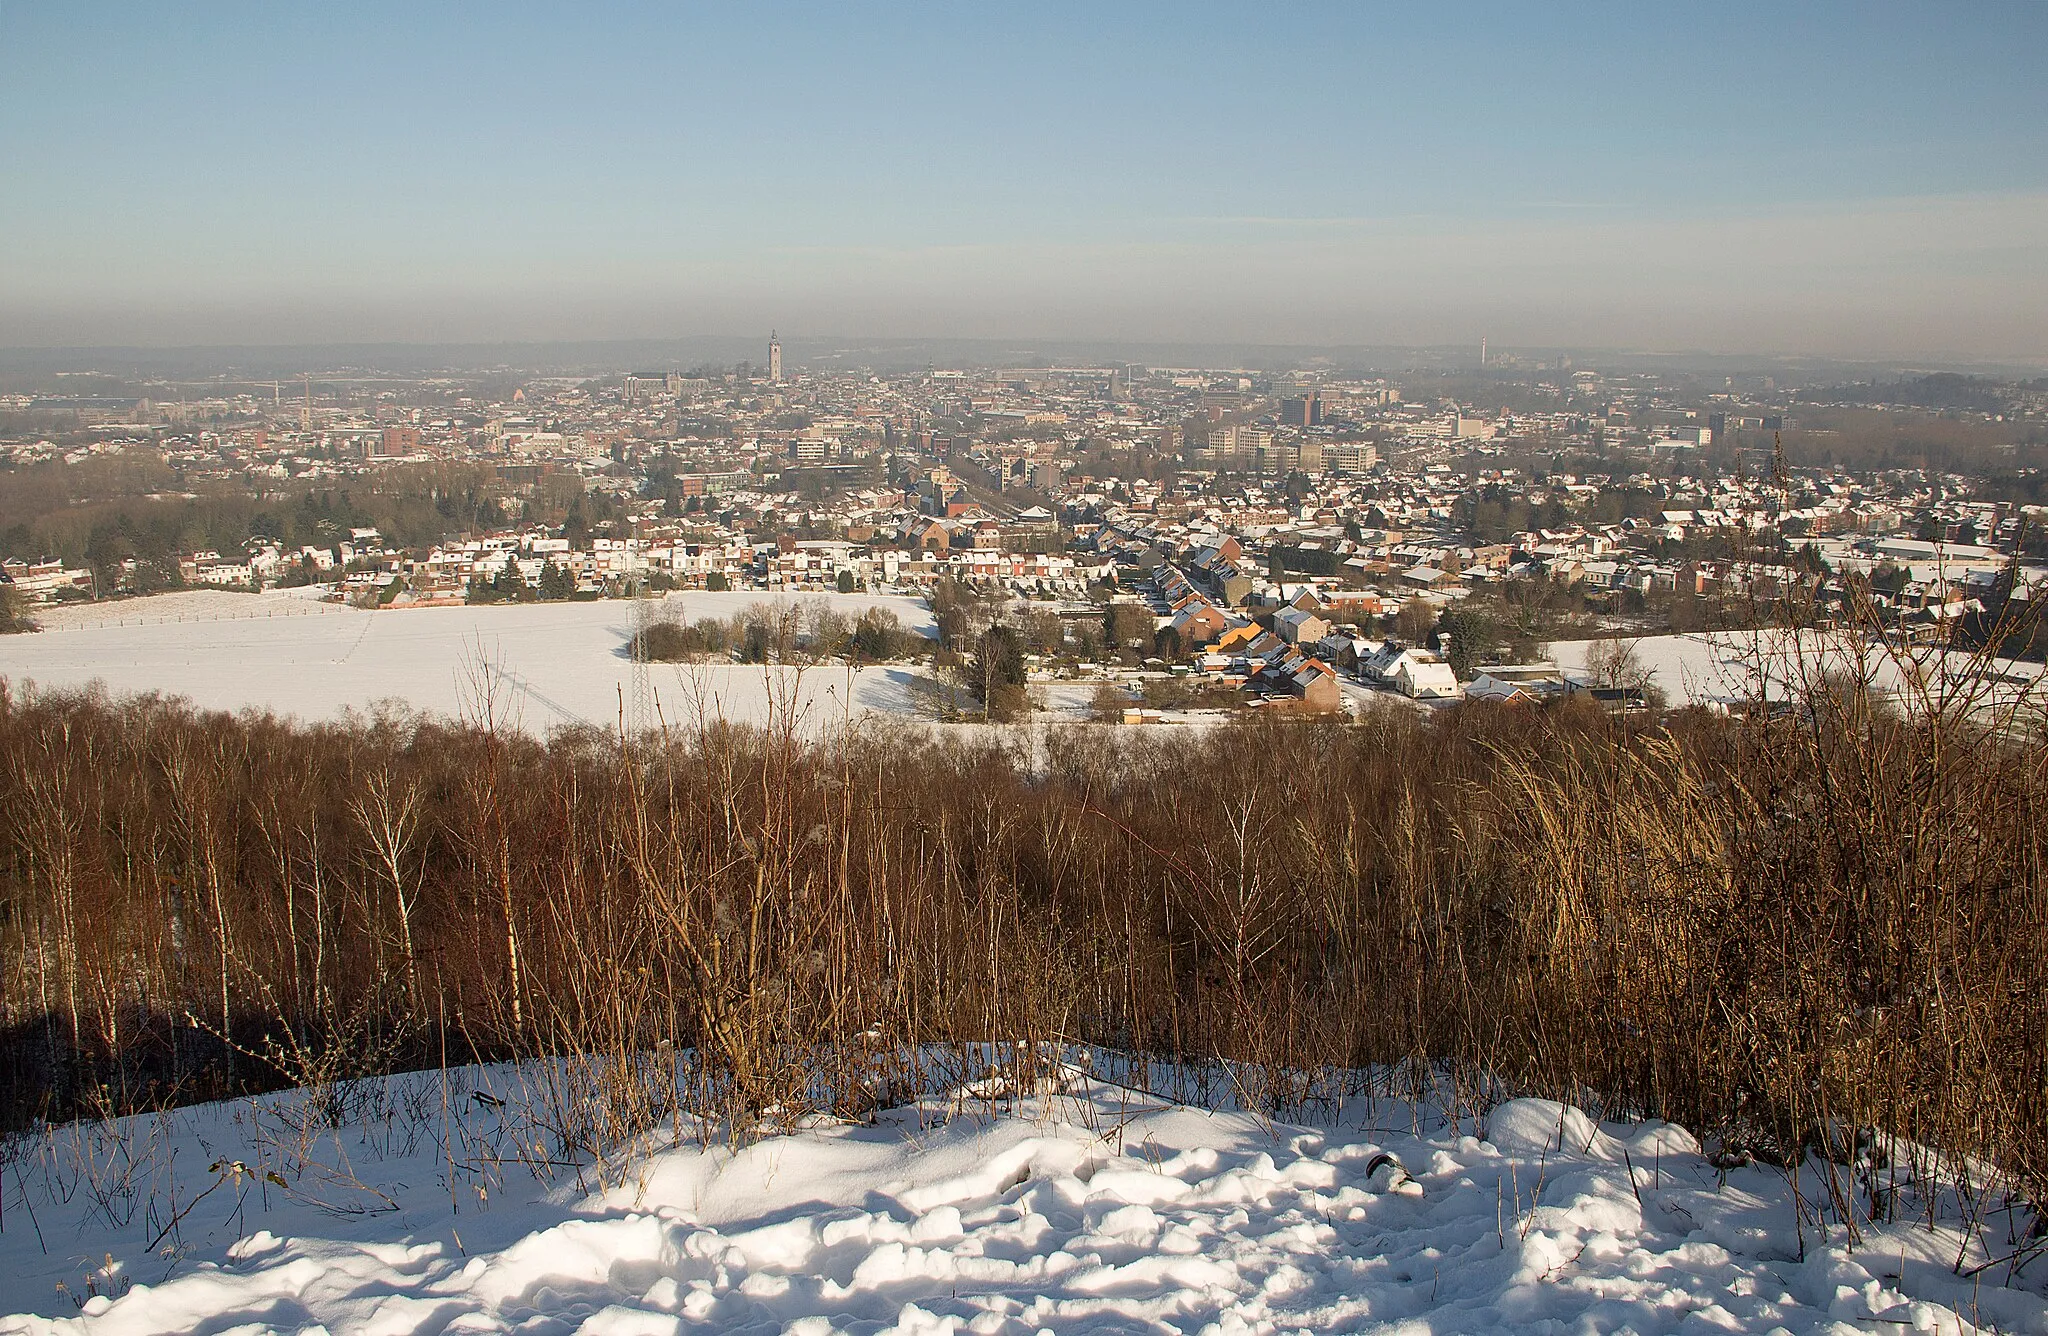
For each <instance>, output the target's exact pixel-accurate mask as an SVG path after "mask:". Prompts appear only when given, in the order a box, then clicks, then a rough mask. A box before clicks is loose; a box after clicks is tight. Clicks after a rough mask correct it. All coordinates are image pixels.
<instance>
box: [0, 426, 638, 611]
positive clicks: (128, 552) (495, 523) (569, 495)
mask: <svg viewBox="0 0 2048 1336" xmlns="http://www.w3.org/2000/svg"><path fill="white" fill-rule="evenodd" d="M185 487H186V484H185V482H184V480H183V479H182V478H181V477H180V476H179V475H178V473H177V472H176V471H175V470H173V469H171V468H170V467H168V466H167V465H165V464H164V463H163V462H162V461H161V460H160V459H158V458H156V457H155V456H143V455H121V456H114V457H112V458H110V459H107V460H95V461H87V462H86V463H84V464H77V465H73V464H39V465H35V466H32V467H30V468H28V469H22V470H16V471H14V472H11V473H8V474H6V475H5V483H4V485H0V555H6V556H10V557H18V558H21V559H22V560H30V561H32V560H37V559H40V558H44V557H52V556H54V557H61V558H62V559H63V560H65V561H66V562H69V563H73V564H82V565H85V566H88V567H90V568H91V569H92V570H93V571H94V572H95V573H97V574H99V575H100V576H101V583H102V586H103V587H105V588H113V587H114V573H115V572H116V571H117V570H118V569H119V568H120V567H121V565H122V563H124V562H126V561H135V562H137V563H138V564H139V565H140V566H141V567H142V570H143V574H142V576H141V581H140V583H141V584H142V586H143V588H142V592H149V591H150V590H153V589H159V588H168V587H171V586H173V585H175V584H176V583H177V575H178V565H177V557H178V554H180V553H182V552H192V551H200V550H212V551H218V552H221V553H223V554H226V553H230V552H237V553H238V552H241V551H243V550H244V549H246V548H247V547H248V546H249V545H250V544H252V543H259V542H269V543H277V544H279V545H281V546H283V547H284V548H286V549H287V550H290V549H296V548H299V547H304V546H309V545H310V546H314V547H326V548H332V547H333V546H334V545H335V544H337V543H340V542H345V541H347V540H348V537H349V531H350V530H351V529H357V528H371V529H376V530H378V531H379V532H380V533H381V534H382V535H383V536H384V538H385V540H386V541H387V542H389V543H392V544H394V545H396V546H399V547H424V546H427V545H430V544H433V543H437V542H440V541H441V540H442V539H443V538H445V537H447V536H448V535H450V534H456V533H477V532H483V531H487V530H492V529H497V528H501V527H503V526H506V525H510V524H518V523H528V522H531V523H542V524H548V525H560V526H562V527H563V529H564V531H565V532H566V533H568V534H569V536H570V537H571V538H572V540H580V539H587V537H588V536H589V535H590V534H592V533H594V532H596V531H597V530H599V529H601V528H603V527H605V526H607V525H609V524H611V523H613V522H615V521H616V520H617V519H618V518H619V516H620V515H621V514H622V513H623V512H622V511H621V509H620V507H619V503H618V502H617V501H616V499H614V498H611V497H609V496H605V495H602V494H586V490H585V488H584V487H583V485H582V482H581V480H580V479H578V478H577V477H576V476H575V475H573V474H570V475H566V476H563V477H556V476H554V475H545V476H543V477H542V478H541V479H540V480H539V481H537V482H536V483H534V484H533V486H532V488H531V489H530V491H531V495H527V496H521V495H519V494H518V493H517V489H515V488H514V487H513V485H511V484H509V483H507V482H505V481H503V480H502V479H501V478H500V477H499V476H498V473H497V470H496V469H495V468H494V467H492V466H490V465H487V464H419V465H404V466H399V467H394V468H388V469H384V470H380V471H379V472H378V473H376V474H374V475H371V476H366V477H363V478H357V479H351V480H349V481H347V482H344V483H339V484H337V483H333V482H331V481H326V482H320V483H300V484H287V485H286V487H285V488H284V489H283V491H284V494H283V495H282V496H279V495H276V494H269V495H260V494H257V493H253V492H248V491H243V490H239V489H236V488H230V487H217V488H216V487H207V488H204V489H200V490H196V492H195V494H193V495H184V494H183V492H184V489H185Z"/></svg>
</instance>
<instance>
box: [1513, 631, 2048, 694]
mask: <svg viewBox="0 0 2048 1336" xmlns="http://www.w3.org/2000/svg"><path fill="white" fill-rule="evenodd" d="M1613 643H1615V642H1613V641H1605V640H1563V641H1559V642H1557V643H1556V644H1553V645H1552V646H1550V653H1551V656H1552V657H1553V658H1554V659H1555V660H1556V661H1557V664H1558V666H1559V667H1560V668H1564V669H1568V670H1574V671H1576V670H1583V669H1584V668H1585V667H1586V663H1587V659H1588V656H1589V655H1590V654H1591V652H1592V651H1593V648H1594V647H1595V646H1599V645H1611V644H1613ZM1621 643H1624V644H1627V645H1631V646H1633V647H1634V650H1635V654H1636V657H1637V659H1638V660H1639V661H1640V663H1641V665H1642V667H1643V668H1644V669H1646V670H1648V672H1649V673H1650V683H1651V685H1653V686H1655V687H1658V688H1661V689H1662V690H1663V692H1664V693H1665V696H1666V697H1667V698H1668V699H1669V701H1670V703H1671V704H1673V705H1738V704H1743V703H1746V702H1749V701H1753V700H1757V699H1764V698H1767V699H1771V700H1786V699H1790V698H1792V697H1795V696H1797V695H1799V694H1800V688H1801V687H1802V686H1803V685H1805V684H1810V683H1815V682H1818V681H1820V680H1821V679H1822V677H1823V676H1832V675H1835V674H1837V673H1845V672H1848V671H1849V670H1851V669H1853V668H1854V667H1855V664H1856V651H1855V650H1854V649H1851V648H1848V647H1847V646H1848V642H1847V641H1846V640H1844V639H1842V638H1840V637H1831V636H1825V635H1820V634H1816V633H1813V632H1806V633H1801V634H1794V633H1792V632H1789V631H1766V632H1762V633H1752V632H1746V631H1705V632H1698V633H1694V634H1691V635H1669V636H1644V637H1642V638H1640V639H1635V640H1624V641H1623V642H1621ZM1866 661H1867V663H1868V664H1869V671H1870V674H1871V682H1872V685H1873V686H1874V687H1875V688H1876V689H1877V690H1878V691H1879V692H1881V693H1887V694H1892V695H1896V696H1898V697H1899V698H1900V699H1901V701H1902V702H1907V701H1909V700H1910V697H1911V696H1912V694H1913V692H1914V690H1915V689H1916V688H1915V686H1914V684H1913V683H1912V682H1911V681H1910V680H1909V674H1908V672H1907V671H1905V666H1907V665H1912V671H1913V672H1914V673H1918V674H1921V675H1923V676H1924V678H1925V679H1926V681H1927V682H1928V683H1929V684H1930V688H1931V690H1933V691H1934V692H1935V693H1936V694H1938V693H1939V692H1940V691H1941V690H1942V687H1941V684H1940V677H1941V674H1942V672H1943V671H1944V667H1945V668H1946V671H1947V672H1948V674H1949V675H1950V676H1951V677H1952V678H1962V677H1967V676H1973V675H1974V674H1975V672H1976V665H1975V663H1974V661H1973V660H1972V658H1971V656H1970V655H1968V654H1965V653H1961V652H1951V653H1947V654H1943V653H1942V652H1939V651H1935V650H1931V649H1916V650H1911V651H1897V652H1893V653H1887V652H1885V651H1884V650H1882V649H1878V648H1875V647H1873V648H1870V649H1869V650H1867V651H1866ZM1988 668H1989V670H1990V671H1991V672H1992V673H1994V674H1996V675H1998V676H1999V677H2000V678H2002V679H2004V680H2003V681H2001V682H1999V683H1997V684H1995V686H1994V688H1993V690H1992V693H1991V694H1992V697H1993V698H1994V699H1998V700H2005V701H2011V700H2013V699H2015V698H2016V696H2019V695H2023V694H2028V693H2035V692H2038V691H2039V683H2038V679H2039V677H2040V675H2041V671H2042V665H2040V664H2038V663H2022V662H2019V661H2017V660H2012V659H1998V660H1994V661H1991V662H1990V663H1989V665H1988ZM1951 689H1954V688H1953V687H1952V688H1951Z"/></svg>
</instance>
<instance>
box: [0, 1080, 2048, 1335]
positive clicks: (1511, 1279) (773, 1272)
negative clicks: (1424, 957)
mask: <svg viewBox="0 0 2048 1336" xmlns="http://www.w3.org/2000/svg"><path fill="white" fill-rule="evenodd" d="M521 1079H522V1078H521V1077H520V1076H519V1074H518V1073H517V1072H514V1071H510V1070H508V1069H505V1068H495V1069H483V1070H476V1069H469V1070H462V1071H456V1072H453V1073H449V1074H447V1075H445V1076H444V1075H443V1074H440V1073H425V1074H421V1075H417V1076H412V1077H400V1078H393V1079H391V1080H390V1081H386V1082H368V1083H363V1085H362V1086H361V1087H359V1088H357V1089H356V1091H355V1093H354V1098H353V1100H352V1101H345V1102H344V1103H345V1105H346V1113H345V1116H343V1117H342V1118H340V1119H339V1120H338V1122H339V1125H338V1126H336V1125H335V1124H334V1123H333V1122H323V1121H322V1120H320V1119H318V1118H314V1117H310V1116H309V1115H308V1110H309V1108H310V1107H311V1106H312V1105H313V1103H314V1101H310V1100H309V1099H308V1098H307V1097H306V1096H305V1095H303V1094H300V1093H296V1092H287V1093H285V1094H281V1095H274V1096H266V1097H262V1098H259V1099H254V1100H244V1101H238V1102H235V1103H230V1104H220V1105H211V1106H206V1107H201V1108H192V1109H185V1110H181V1111H178V1112H176V1113H173V1114H169V1115H165V1116H162V1117H159V1118H145V1119H133V1120H128V1121H127V1122H126V1123H125V1124H122V1125H119V1126H118V1127H116V1128H113V1129H98V1130H94V1129H69V1128H67V1129H56V1130H53V1131H50V1132H48V1133H46V1134H44V1135H41V1136H37V1137H29V1138H22V1139H17V1140H16V1141H14V1142H13V1143H11V1144H10V1145H9V1146H8V1148H7V1154H8V1160H7V1163H6V1164H5V1165H4V1168H5V1170H6V1173H5V1177H4V1180H0V1182H4V1185H5V1186H4V1206H5V1210H4V1214H0V1274H4V1275H5V1276H6V1277H7V1278H8V1279H9V1281H10V1282H12V1283H11V1284H10V1285H9V1286H8V1287H7V1288H6V1290H5V1292H4V1298H0V1307H7V1308H17V1309H21V1310H24V1311H23V1313H22V1314H21V1315H17V1316H15V1317H11V1318H4V1319H0V1334H4V1336H29V1334H30V1333H34V1334H35V1336H43V1334H44V1333H58V1332H64V1333H78V1334H79V1336H144V1333H151V1332H183V1333H202V1332H203V1333H230V1332H234V1333H241V1332H257V1331H290V1332H325V1333H332V1334H333V1336H349V1334H351V1333H363V1334H364V1336H441V1334H442V1333H461V1332H507V1331H510V1332H521V1333H533V1334H534V1336H541V1334H542V1333H571V1332H583V1333H589V1334H590V1336H640V1334H642V1333H658V1334H660V1336H669V1334H670V1333H681V1332H688V1331H736V1332H805V1333H809V1332H817V1333H823V1332H827V1331H852V1332H880V1331H895V1332H977V1333H1003V1332H1020V1333H1028V1332H1039V1331H1053V1332H1082V1331H1090V1332H1099V1331H1117V1332H1159V1333H1165V1332H1196V1331H1203V1332H1214V1333H1236V1332H1280V1331H1286V1332H1308V1331H1315V1332H1322V1331H1365V1330H1375V1331H1405V1332H1486V1331H1502V1332H1529V1331H1557V1332H1609V1331H1638V1332H1667V1331H1668V1332H1712V1331H1770V1330H1784V1331H1791V1332H1807V1331H1828V1332H1834V1331H1871V1330H1876V1331H1897V1330H1908V1329H1911V1330H1921V1331H1943V1332H1952V1331H1971V1330H1992V1329H1996V1330H1999V1331H2006V1332H2015V1331H2018V1332H2041V1331H2048V1305H2044V1302H2043V1300H2042V1298H2041V1294H2040V1289H2041V1283H2042V1280H2043V1272H2044V1271H2048V1263H2044V1262H2043V1261H2041V1260H2039V1259H2038V1258H2037V1259H2036V1260H2034V1261H2033V1262H2031V1263H2029V1264H2026V1265H2022V1266H2013V1265H2008V1264H2006V1263H2004V1262H2002V1261H2000V1259H2001V1258H2002V1257H2003V1256H2004V1254H2006V1253H2008V1252H2010V1251H2012V1250H2013V1249H2012V1245H2011V1243H2010V1242H2009V1241H2008V1238H2007V1234H2006V1231H2007V1229H2008V1228H2009V1227H2010V1222H2007V1221H2003V1220H2000V1219H1998V1218H1996V1217H1995V1216H1984V1217H1980V1218H1979V1221H1978V1223H1979V1226H1980V1227H1979V1228H1978V1229H1976V1230H1974V1231H1972V1232H1971V1233H1970V1234H1969V1236H1968V1237H1967V1238H1966V1237H1965V1235H1964V1234H1963V1233H1962V1232H1961V1231H1959V1230H1958V1229H1957V1228H1956V1227H1954V1226H1953V1225H1950V1224H1943V1225H1940V1226H1938V1227H1936V1228H1933V1229H1930V1228H1928V1227H1926V1226H1925V1225H1924V1224H1919V1223H1896V1224H1883V1225H1879V1224H1869V1223H1866V1224H1865V1226H1864V1232H1863V1233H1862V1235H1861V1238H1860V1241H1859V1242H1858V1243H1857V1244H1856V1246H1854V1247H1853V1248H1852V1247H1851V1245H1850V1242H1849V1239H1848V1236H1847V1232H1846V1230H1845V1229H1844V1227H1843V1225H1842V1224H1841V1222H1840V1221H1839V1220H1837V1219H1834V1218H1832V1217H1831V1216H1830V1215H1829V1214H1828V1212H1827V1208H1826V1207H1825V1206H1821V1207H1818V1208H1816V1206H1815V1205H1814V1203H1816V1202H1822V1203H1824V1202H1825V1201H1826V1200H1827V1197H1826V1193H1825V1191H1824V1190H1823V1188H1822V1185H1821V1183H1820V1182H1819V1180H1818V1178H1817V1177H1815V1176H1811V1175H1809V1177H1808V1178H1807V1180H1806V1181H1805V1182H1804V1183H1803V1185H1802V1186H1803V1191H1804V1192H1805V1194H1806V1196H1805V1201H1806V1203H1807V1209H1806V1214H1805V1218H1804V1220H1803V1223H1795V1210H1794V1206H1793V1204H1792V1197H1791V1195H1790V1190H1789V1186H1790V1185H1789V1184H1788V1181H1787V1179H1786V1178H1785V1177H1784V1176H1783V1175H1782V1174H1780V1173H1778V1172H1776V1171H1770V1170H1763V1169H1755V1168H1744V1169H1735V1170H1731V1171H1728V1172H1727V1173H1725V1174H1722V1173H1719V1172H1717V1171H1716V1170H1715V1169H1714V1168H1712V1167H1711V1166H1710V1165H1709V1164H1708V1163H1707V1162H1706V1161H1705V1160H1704V1159H1702V1158H1701V1157H1700V1155H1699V1153H1698V1148H1697V1146H1696V1145H1695V1143H1694V1142H1693V1140H1692V1138H1691V1137H1690V1136H1688V1135H1687V1134H1686V1133H1685V1132H1683V1131H1682V1130H1680V1129H1678V1128H1675V1127H1672V1126H1670V1125H1667V1124H1658V1123H1646V1124H1639V1125H1635V1126H1627V1127H1624V1126H1619V1125H1611V1124H1610V1125H1602V1126H1596V1125H1594V1124H1593V1123H1592V1122H1590V1121H1589V1120H1587V1119H1586V1117H1585V1116H1584V1115H1582V1114H1580V1113H1578V1112H1577V1111H1576V1110H1573V1109H1569V1108H1566V1107H1564V1106H1561V1105H1558V1104H1554V1103H1549V1102H1546V1101H1539V1100H1518V1101H1513V1102H1510V1103H1507V1104H1504V1105H1502V1106H1500V1107H1498V1108H1496V1109H1494V1110H1493V1111H1492V1112H1491V1114H1490V1115H1489V1116H1488V1118H1487V1119H1486V1120H1485V1122H1484V1124H1483V1125H1477V1124H1475V1123H1473V1122H1472V1121H1471V1120H1469V1119H1467V1120H1463V1121H1461V1122H1455V1123H1453V1122H1447V1121H1446V1120H1445V1119H1444V1118H1443V1117H1442V1116H1440V1115H1438V1114H1435V1113H1432V1112H1430V1111H1429V1110H1427V1109H1425V1108H1417V1107H1412V1106H1409V1105H1406V1104H1403V1103H1398V1102H1377V1103H1361V1104H1358V1105H1356V1106H1353V1107H1350V1108H1349V1110H1348V1112H1347V1113H1346V1114H1345V1115H1344V1116H1343V1117H1342V1118H1340V1119H1339V1120H1338V1122H1337V1124H1336V1125H1333V1126H1328V1127H1319V1128H1311V1127H1303V1126H1293V1125H1287V1124H1275V1123H1272V1122H1269V1121H1267V1120H1265V1119H1263V1118H1260V1117H1255V1116H1248V1115H1246V1114H1244V1113H1240V1112H1230V1111H1212V1110H1207V1109H1202V1108H1195V1107H1187V1106H1178V1105H1173V1104H1170V1103H1167V1102H1165V1101H1163V1100H1159V1099H1156V1098H1151V1097H1147V1096H1144V1095H1140V1094H1137V1093H1135V1092H1133V1091H1130V1090H1128V1089H1126V1088H1121V1087H1117V1086H1114V1085H1109V1084H1105V1083H1103V1082H1100V1081H1098V1080H1096V1079H1094V1078H1092V1077H1090V1076H1087V1075H1086V1074H1084V1073H1083V1072H1081V1071H1080V1070H1079V1069H1074V1068H1069V1069H1068V1076H1067V1079H1066V1081H1065V1090H1064V1092H1063V1093H1061V1094H1057V1095H1049V1096H1046V1097H1043V1098H1034V1099H1026V1100H1016V1101H1008V1100H1003V1099H997V1098H991V1099H984V1098H979V1097H975V1098H969V1097H966V1096H963V1095H959V1094H956V1095H955V1096H953V1097H951V1098H948V1099H934V1100H929V1101H926V1102H924V1103H922V1104H917V1105H911V1106H906V1107H902V1108H897V1109H893V1110H889V1111H886V1112H884V1113H883V1114H882V1115H881V1116H880V1117H879V1119H878V1120H877V1121H876V1122H875V1123H873V1124H870V1125H864V1126H862V1125H848V1124H835V1125H830V1126H820V1127H813V1128H811V1129H809V1130H805V1131H801V1132H796V1133H792V1134H788V1135H783V1136H775V1137H769V1138H767V1139H765V1140H761V1141H757V1142H755V1143H754V1144H752V1145H749V1146H746V1147H745V1148H743V1149H739V1150H737V1151H735V1150H733V1149H731V1148H729V1147H728V1146H726V1145H725V1144H724V1143H723V1142H721V1141H719V1140H718V1139H717V1138H715V1137H712V1138H709V1139H708V1141H706V1142H701V1143H700V1142H697V1141H690V1140H686V1141H685V1142H684V1144H682V1145H679V1146H678V1145H674V1144H670V1145H669V1146H668V1147H667V1148H665V1149H654V1150H651V1151H648V1152H645V1153H642V1154H638V1155H631V1156H616V1157H614V1158H613V1159H611V1160H609V1161H607V1162H605V1163H602V1164H600V1165H592V1164H591V1163H590V1162H588V1160H577V1159H576V1157H573V1156H570V1155H566V1154H564V1153H563V1152H562V1151H561V1150H560V1149H559V1146H558V1144H557V1141H556V1139H555V1137H554V1135H553V1134H552V1132H550V1131H548V1130H547V1128H548V1125H549V1122H550V1116H549V1114H548V1112H547V1109H546V1107H545V1106H546V1101H545V1100H542V1101H541V1105H540V1106H538V1107H536V1106H529V1105H527V1104H526V1103H523V1102H522V1101H523V1099H524V1098H525V1096H526V1095H530V1094H532V1088H525V1089H524V1093H522V1087H521ZM539 1084H540V1083H536V1086H538V1085H539ZM477 1091H485V1092H487V1093H486V1095H485V1096H483V1097H479V1096H478V1095H477V1094H476V1093H475V1092H477ZM557 1112H559V1109H557ZM1388 1157H1391V1159H1389V1158H1388ZM1949 1197H1950V1198H1951V1199H1950V1200H1948V1202H1947V1205H1946V1206H1945V1207H1942V1208H1940V1209H1944V1210H1947V1211H1949V1212H1950V1213H1951V1214H1953V1212H1954V1208H1955V1203H1954V1202H1953V1200H1952V1193H1951V1194H1949ZM1858 1200H1859V1201H1861V1200H1862V1199H1861V1198H1860V1197H1859V1199H1858ZM1901 1214H1902V1215H1906V1216H1910V1215H1912V1214H1914V1209H1913V1208H1911V1207H1908V1208H1906V1209H1902V1212H1901ZM2025 1225H2026V1220H2025V1218H2024V1212H2023V1213H2022V1216H2021V1218H2020V1220H2019V1222H2018V1227H2019V1228H2021V1229H2024V1228H2025ZM2022 1246H2023V1245H2022ZM1986 1263H1992V1264H1991V1265H1985V1264H1986ZM60 1284H61V1285H62V1286H63V1288H62V1289H60V1288H59V1285H60Z"/></svg>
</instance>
